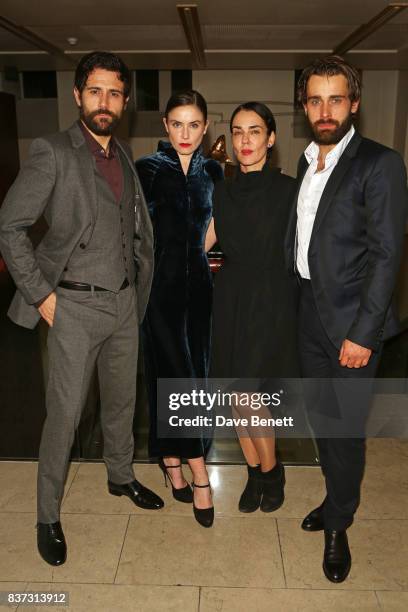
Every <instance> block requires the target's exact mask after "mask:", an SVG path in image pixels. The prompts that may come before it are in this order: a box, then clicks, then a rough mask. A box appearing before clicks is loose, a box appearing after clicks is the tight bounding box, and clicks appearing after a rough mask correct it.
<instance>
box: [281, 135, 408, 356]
mask: <svg viewBox="0 0 408 612" xmlns="http://www.w3.org/2000/svg"><path fill="white" fill-rule="evenodd" d="M307 168H308V163H307V160H306V158H305V156H304V155H302V157H301V158H300V160H299V164H298V173H297V181H298V189H297V194H296V197H295V201H294V203H293V208H292V211H291V215H290V220H289V227H288V232H287V235H286V240H285V248H286V260H287V265H288V268H289V270H290V273H291V274H295V265H294V257H295V235H296V224H297V200H298V194H299V189H300V186H301V184H302V181H303V178H304V175H305V173H306V170H307ZM407 212H408V193H407V175H406V169H405V166H404V162H403V160H402V158H401V156H400V155H399V154H398V153H397V152H396V151H393V150H392V149H389V148H387V147H385V146H383V145H381V144H379V143H377V142H374V141H373V140H369V139H367V138H362V136H361V135H360V134H358V133H357V132H356V133H355V134H354V136H353V138H352V139H351V141H350V142H349V144H348V146H347V148H346V149H345V150H344V152H343V154H342V156H341V157H340V159H339V161H338V163H337V165H336V167H335V168H334V170H333V172H332V174H331V175H330V178H329V180H328V181H327V184H326V186H325V189H324V191H323V194H322V197H321V199H320V203H319V207H318V210H317V214H316V218H315V222H314V226H313V231H312V235H311V240H310V245H309V251H308V262H309V270H310V276H311V283H312V288H313V294H314V297H315V301H316V305H317V309H318V312H319V315H320V318H321V321H322V324H323V326H324V328H325V330H326V333H327V335H328V336H329V338H330V340H331V341H332V342H333V344H334V345H335V346H336V347H337V348H340V347H341V344H342V342H343V340H344V339H345V338H348V339H349V340H351V341H353V342H356V343H357V344H360V345H362V346H365V347H368V348H371V349H373V350H377V349H378V347H379V345H380V343H381V341H383V340H386V339H387V338H389V337H391V336H393V335H395V334H396V333H398V331H399V321H398V317H397V314H396V311H395V307H394V305H393V302H392V295H393V291H394V287H395V282H396V277H397V273H398V269H399V265H400V259H401V254H402V246H403V239H404V233H405V223H406V219H407Z"/></svg>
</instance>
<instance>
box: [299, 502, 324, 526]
mask: <svg viewBox="0 0 408 612" xmlns="http://www.w3.org/2000/svg"><path fill="white" fill-rule="evenodd" d="M323 506H324V502H323V504H321V505H320V506H319V507H318V508H315V509H314V510H312V511H311V512H309V514H308V515H307V516H305V518H304V519H303V521H302V525H301V527H302V529H304V530H305V531H322V530H323V529H324V519H323Z"/></svg>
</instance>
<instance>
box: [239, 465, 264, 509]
mask: <svg viewBox="0 0 408 612" xmlns="http://www.w3.org/2000/svg"><path fill="white" fill-rule="evenodd" d="M247 470H248V480H247V483H246V485H245V489H244V490H243V491H242V495H241V497H240V498H239V503H238V510H239V511H240V512H255V510H258V508H259V506H260V505H261V499H262V490H263V481H262V472H261V466H260V465H256V466H251V465H247Z"/></svg>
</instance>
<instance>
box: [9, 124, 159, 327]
mask: <svg viewBox="0 0 408 612" xmlns="http://www.w3.org/2000/svg"><path fill="white" fill-rule="evenodd" d="M117 142H118V141H117ZM118 145H119V146H120V148H121V150H122V151H123V153H124V154H125V156H126V158H127V160H128V162H129V165H130V168H131V170H132V173H133V176H134V180H135V194H136V196H135V239H134V253H135V258H136V267H137V270H138V274H137V281H136V291H137V296H138V317H139V321H140V322H141V321H142V319H143V317H144V314H145V311H146V306H147V301H148V298H149V293H150V287H151V282H152V274H153V231H152V226H151V221H150V217H149V213H148V210H147V206H146V201H145V198H144V195H143V190H142V187H141V185H140V182H139V178H138V176H137V173H136V170H135V167H134V164H133V161H132V156H131V153H130V149H129V147H128V146H127V145H126V144H124V143H121V142H118ZM96 211H97V196H96V184H95V179H94V167H93V159H92V155H91V153H90V151H89V149H88V146H87V144H86V142H85V139H84V137H83V134H82V132H81V129H80V127H79V125H78V124H77V123H74V125H72V126H71V127H70V128H69V129H68V130H67V131H65V132H59V133H57V134H53V135H51V136H46V137H44V138H38V139H36V140H34V141H33V143H32V145H31V149H30V155H29V157H28V159H27V161H26V162H25V163H24V165H23V166H22V168H21V170H20V173H19V175H18V176H17V178H16V180H15V182H14V183H13V185H12V186H11V188H10V190H9V192H8V193H7V196H6V198H5V200H4V203H3V205H2V207H1V208H0V250H1V253H2V255H3V257H4V260H5V262H6V264H7V267H8V269H9V271H10V273H11V275H12V277H13V279H14V282H15V283H16V285H17V289H18V290H17V292H16V294H15V296H14V299H13V301H12V303H11V306H10V309H9V311H8V315H9V317H10V318H11V319H12V320H13V321H14V322H15V323H17V324H19V325H22V326H23V327H28V328H33V327H35V325H36V324H37V322H38V321H39V319H40V314H39V312H38V309H37V308H36V307H35V306H33V304H36V303H37V302H39V301H40V300H42V299H43V298H44V297H45V296H47V295H48V294H50V293H51V292H52V291H53V290H54V289H55V288H56V286H57V285H58V283H59V281H60V278H61V276H62V273H63V270H64V267H65V266H66V264H67V262H68V260H69V258H70V256H71V253H72V252H73V250H74V249H75V247H76V245H77V244H78V243H79V242H83V243H85V244H87V242H88V241H89V240H90V238H91V236H92V231H93V227H94V224H95V220H96ZM42 214H44V217H45V219H46V221H47V224H48V227H49V229H48V231H47V233H46V234H45V236H44V238H43V239H42V241H41V242H40V244H39V245H38V247H37V248H36V250H35V251H34V249H33V246H32V243H31V240H30V239H29V237H28V235H27V230H28V228H29V227H30V226H31V225H33V224H34V223H35V221H37V219H38V218H39V217H40V216H41V215H42ZM73 280H75V279H73Z"/></svg>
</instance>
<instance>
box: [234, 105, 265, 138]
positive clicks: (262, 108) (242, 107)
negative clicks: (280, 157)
mask: <svg viewBox="0 0 408 612" xmlns="http://www.w3.org/2000/svg"><path fill="white" fill-rule="evenodd" d="M241 111H254V113H256V114H257V115H259V116H260V118H261V119H262V120H263V122H264V123H265V125H266V131H267V133H268V136H270V135H271V134H272V132H275V134H276V121H275V117H274V116H273V113H272V111H271V110H270V109H269V108H268V107H267V106H266V104H262V102H244V103H243V104H240V105H239V106H237V108H236V109H235V110H234V112H233V113H232V115H231V119H230V132H231V133H232V122H233V121H234V118H235V115H237V114H238V113H240V112H241Z"/></svg>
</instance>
